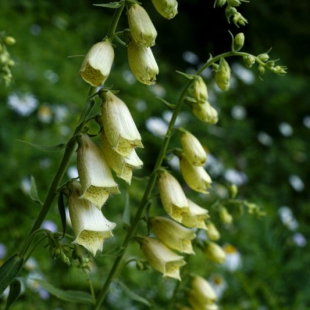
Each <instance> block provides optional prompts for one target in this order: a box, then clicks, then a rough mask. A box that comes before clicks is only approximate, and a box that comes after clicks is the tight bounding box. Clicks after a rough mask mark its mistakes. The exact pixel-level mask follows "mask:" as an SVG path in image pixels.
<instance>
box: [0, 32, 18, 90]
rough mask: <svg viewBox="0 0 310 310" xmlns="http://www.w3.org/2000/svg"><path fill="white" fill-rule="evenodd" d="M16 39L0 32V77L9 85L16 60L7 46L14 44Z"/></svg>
mask: <svg viewBox="0 0 310 310" xmlns="http://www.w3.org/2000/svg"><path fill="white" fill-rule="evenodd" d="M14 44H15V39H14V38H13V37H10V36H6V35H5V32H0V77H1V76H2V77H1V78H2V79H3V81H4V84H5V85H6V86H9V85H10V83H11V81H12V73H11V67H13V66H14V65H15V63H14V60H13V59H12V58H11V55H10V53H9V52H8V49H7V46H10V45H14Z"/></svg>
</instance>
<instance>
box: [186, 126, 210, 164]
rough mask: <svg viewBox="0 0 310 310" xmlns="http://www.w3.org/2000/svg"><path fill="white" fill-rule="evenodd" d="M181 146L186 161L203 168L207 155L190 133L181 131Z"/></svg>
mask: <svg viewBox="0 0 310 310" xmlns="http://www.w3.org/2000/svg"><path fill="white" fill-rule="evenodd" d="M181 144H182V148H183V151H184V156H185V157H186V159H187V160H188V161H189V162H190V163H191V164H192V165H194V166H203V165H204V164H205V162H206V160H207V154H206V152H205V150H204V148H203V146H202V145H201V143H200V142H199V140H198V139H197V138H196V137H195V136H194V135H193V134H191V133H190V132H189V131H186V130H181Z"/></svg>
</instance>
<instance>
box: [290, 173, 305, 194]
mask: <svg viewBox="0 0 310 310" xmlns="http://www.w3.org/2000/svg"><path fill="white" fill-rule="evenodd" d="M288 180H289V183H290V184H291V186H292V187H293V188H294V190H295V191H296V192H301V191H302V190H303V189H304V188H305V185H304V182H303V181H302V179H301V178H300V177H299V176H298V175H296V174H292V175H290V176H289V179H288Z"/></svg>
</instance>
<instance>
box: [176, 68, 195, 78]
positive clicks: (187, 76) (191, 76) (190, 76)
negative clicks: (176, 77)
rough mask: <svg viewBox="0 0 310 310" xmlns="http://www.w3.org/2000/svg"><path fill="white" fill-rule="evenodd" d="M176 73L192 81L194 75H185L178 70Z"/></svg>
mask: <svg viewBox="0 0 310 310" xmlns="http://www.w3.org/2000/svg"><path fill="white" fill-rule="evenodd" d="M176 73H179V74H181V75H183V76H185V77H186V78H187V79H189V80H193V79H194V78H195V75H192V74H187V73H184V72H181V71H178V70H177V71H176Z"/></svg>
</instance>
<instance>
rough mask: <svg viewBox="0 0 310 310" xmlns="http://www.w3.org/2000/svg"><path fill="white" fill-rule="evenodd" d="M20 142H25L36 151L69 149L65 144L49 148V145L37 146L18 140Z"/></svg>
mask: <svg viewBox="0 0 310 310" xmlns="http://www.w3.org/2000/svg"><path fill="white" fill-rule="evenodd" d="M17 141H19V142H23V143H26V144H29V145H31V146H33V147H35V148H36V149H39V150H42V151H52V152H54V151H60V150H62V149H65V148H66V147H67V144H64V143H61V144H58V145H53V146H48V145H40V144H36V143H31V142H27V141H24V140H17Z"/></svg>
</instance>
